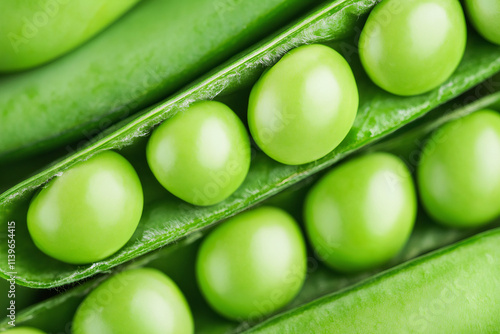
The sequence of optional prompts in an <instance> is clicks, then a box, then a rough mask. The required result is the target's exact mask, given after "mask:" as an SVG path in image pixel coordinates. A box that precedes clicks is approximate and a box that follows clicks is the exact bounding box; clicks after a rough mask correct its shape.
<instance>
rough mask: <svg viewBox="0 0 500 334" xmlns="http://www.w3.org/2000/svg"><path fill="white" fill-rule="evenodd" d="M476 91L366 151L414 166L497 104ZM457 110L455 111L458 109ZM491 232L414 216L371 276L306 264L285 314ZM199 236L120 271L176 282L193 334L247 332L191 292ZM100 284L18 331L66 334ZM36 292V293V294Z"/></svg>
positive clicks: (299, 194)
mask: <svg viewBox="0 0 500 334" xmlns="http://www.w3.org/2000/svg"><path fill="white" fill-rule="evenodd" d="M489 84H490V82H487V83H486V87H488V85H489ZM480 88H481V89H479V87H478V88H477V89H474V90H472V91H471V92H470V93H468V94H465V95H463V96H461V97H459V98H458V99H455V100H453V101H450V102H449V103H448V104H447V105H444V106H442V107H440V108H438V109H436V110H434V111H432V112H431V113H429V114H427V116H426V117H424V118H423V119H421V121H424V122H423V123H422V124H421V125H420V126H418V127H415V128H412V129H411V130H408V129H401V130H400V131H399V133H396V134H395V135H394V136H391V137H390V138H388V140H384V141H381V142H380V143H377V144H375V145H371V146H369V147H368V150H375V151H380V150H388V151H390V152H394V153H397V154H398V155H400V156H401V158H402V159H404V160H405V161H408V163H409V164H410V165H411V166H414V165H413V164H412V162H413V161H414V160H412V158H413V157H414V153H415V151H417V152H418V150H420V148H421V144H422V142H423V139H424V138H425V137H426V136H427V135H429V134H430V133H431V132H432V131H433V130H434V129H436V128H438V127H439V126H441V125H442V124H444V123H446V122H449V121H450V120H453V119H457V118H460V117H463V116H464V115H467V114H470V113H471V112H473V111H475V110H479V109H483V108H487V107H490V106H492V105H494V104H498V103H499V101H500V93H494V94H490V95H488V96H486V97H484V98H481V99H479V100H477V101H475V102H473V103H468V104H467V102H468V101H470V98H471V97H472V96H475V94H477V92H479V91H484V89H485V86H481V87H480ZM457 106H460V107H459V108H458V109H457ZM141 153H142V151H141ZM146 169H147V166H146ZM317 176H318V175H315V176H312V177H309V178H308V179H307V180H305V182H301V183H299V184H296V185H295V186H293V187H291V188H290V189H288V190H286V191H285V192H286V193H285V192H282V193H280V194H279V195H278V196H275V197H272V198H271V199H270V200H269V201H266V205H271V203H272V205H276V203H280V202H282V201H283V198H287V203H286V206H287V207H288V206H289V204H290V203H299V202H300V201H301V198H303V192H304V190H305V187H308V185H310V184H311V182H312V181H313V180H315V179H316V177H317ZM152 177H153V176H152ZM278 197H279V198H278ZM296 205H297V204H296ZM297 206H298V205H297ZM292 209H293V210H292V211H293V212H295V211H301V210H300V208H293V207H292ZM297 209H299V210H297ZM493 226H499V221H498V220H497V221H496V222H495V223H494V225H492V226H487V227H481V228H475V229H449V228H446V227H444V226H442V225H439V224H436V223H434V222H433V221H432V220H430V218H429V217H428V216H427V215H426V214H425V213H424V212H422V211H421V212H420V214H419V216H418V221H417V224H416V225H415V229H414V231H413V233H412V235H411V237H410V239H409V241H408V243H407V244H406V246H405V247H404V249H403V250H402V252H401V253H399V254H398V255H397V256H396V257H395V258H393V259H392V260H390V262H389V263H387V264H386V265H384V266H383V267H381V268H375V269H374V270H371V271H368V272H362V273H357V274H352V275H339V274H338V273H337V272H335V271H333V270H331V269H328V268H325V267H324V266H323V264H322V263H317V262H316V261H314V259H309V262H308V264H309V266H308V275H307V278H306V281H305V283H304V286H303V288H302V289H301V291H300V292H299V295H298V296H297V297H296V298H294V300H293V301H292V302H291V303H290V304H288V305H287V306H285V308H284V311H286V310H291V309H294V308H296V307H298V306H300V305H304V304H305V303H308V302H310V301H312V300H314V299H316V298H319V297H322V296H324V295H326V294H329V293H332V292H336V291H339V290H342V289H345V288H347V287H349V286H352V285H353V284H355V283H357V282H360V281H362V280H365V279H367V278H369V277H371V276H373V275H374V274H375V273H377V272H380V271H381V270H383V269H387V268H391V267H393V266H394V265H397V264H399V263H402V262H405V261H408V260H410V259H413V258H415V257H416V256H419V255H421V254H425V253H428V252H430V251H432V250H435V249H438V248H440V247H443V246H446V245H449V244H452V243H454V242H457V241H459V240H462V239H464V238H466V237H468V236H471V235H474V234H476V233H478V232H479V231H481V230H484V228H491V227H493ZM199 236H200V233H193V234H191V235H190V237H189V238H185V239H182V240H180V242H178V243H175V244H174V245H170V246H168V247H163V248H161V249H159V250H158V251H155V252H151V253H149V254H148V255H146V256H143V257H142V258H140V259H139V260H136V261H132V262H129V263H127V264H125V265H124V266H122V267H120V268H119V270H123V268H124V267H125V268H130V267H136V266H141V265H147V266H148V267H154V268H157V269H160V270H162V271H164V272H165V273H167V274H168V275H169V276H170V277H172V278H173V279H174V280H175V281H176V282H178V284H179V285H180V287H181V288H182V291H183V292H184V294H185V295H186V298H187V299H188V301H189V303H190V305H191V306H192V312H193V317H194V320H195V328H196V333H199V334H215V333H227V334H233V333H240V332H243V331H244V330H245V329H248V328H249V327H250V326H253V325H255V322H251V323H248V322H243V323H237V322H234V321H230V320H227V319H224V318H223V317H221V316H218V315H217V314H215V313H214V312H213V311H212V310H211V308H210V307H209V306H208V305H206V304H205V303H203V300H202V299H203V297H202V296H201V295H200V294H199V292H198V290H197V289H196V288H195V286H196V278H195V273H194V266H192V267H190V266H186V263H190V262H193V263H194V261H195V255H196V250H197V243H194V244H193V242H194V241H196V240H198V238H199ZM186 252H187V253H189V254H190V255H189V256H187V257H186V256H185V255H186ZM58 263H59V262H58ZM104 278H105V276H104ZM102 279H103V276H98V277H97V278H96V279H91V280H87V281H86V282H84V283H82V284H78V285H77V286H76V287H74V288H72V289H68V290H67V291H64V292H63V293H61V294H58V295H57V296H54V297H52V298H50V299H48V300H45V301H43V302H40V303H39V304H37V305H34V306H32V307H28V308H27V309H24V310H22V311H20V312H18V314H17V317H16V323H17V324H18V325H22V326H32V327H37V328H40V329H43V330H45V331H47V332H48V333H52V332H53V333H60V332H64V331H65V330H66V329H65V326H66V325H67V324H69V323H70V321H71V319H72V317H73V315H74V312H75V311H76V308H77V306H78V304H80V303H81V301H82V300H83V298H84V297H85V296H86V295H87V294H88V292H89V290H90V289H91V288H92V287H95V286H96V285H97V284H98V283H99V282H100V281H102ZM18 288H19V286H18ZM25 290H33V289H25ZM36 291H40V290H39V289H37V290H36ZM16 297H17V295H16ZM16 303H17V300H16ZM259 320H260V319H259ZM262 320H265V319H262ZM6 328H8V324H7V321H6V320H3V321H1V322H0V331H1V330H3V329H6Z"/></svg>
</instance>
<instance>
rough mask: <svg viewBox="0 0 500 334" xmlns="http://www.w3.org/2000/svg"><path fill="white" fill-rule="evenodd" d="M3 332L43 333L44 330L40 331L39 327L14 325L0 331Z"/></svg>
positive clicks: (18, 333) (15, 333)
mask: <svg viewBox="0 0 500 334" xmlns="http://www.w3.org/2000/svg"><path fill="white" fill-rule="evenodd" d="M2 333H4V334H45V332H42V331H41V330H39V329H36V328H32V327H16V328H12V329H8V330H7V331H5V332H2Z"/></svg>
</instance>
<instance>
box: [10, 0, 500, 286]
mask: <svg viewBox="0 0 500 334" xmlns="http://www.w3.org/2000/svg"><path fill="white" fill-rule="evenodd" d="M375 3H376V1H375V0H344V1H334V2H330V3H327V4H325V5H324V6H322V7H321V8H319V9H318V10H316V11H313V12H312V13H311V14H309V15H308V16H306V17H305V18H303V19H301V20H300V21H299V22H297V23H296V24H294V25H292V26H290V27H289V28H287V29H286V30H284V31H283V32H281V33H279V34H277V35H276V36H273V37H271V38H270V39H268V40H266V41H264V42H262V43H261V44H259V45H257V46H255V47H253V48H251V49H250V50H248V51H246V52H245V53H243V54H241V55H239V57H237V58H235V59H233V60H232V61H229V62H228V63H226V64H225V65H224V66H223V67H221V68H218V69H216V70H215V71H214V72H212V73H210V74H208V75H207V76H205V77H203V78H202V79H201V80H200V81H198V82H196V83H194V84H193V85H191V86H189V87H188V88H186V89H185V90H183V91H181V92H180V93H178V94H177V95H175V96H173V97H172V98H170V99H168V100H166V101H164V102H163V103H161V104H160V105H158V106H156V107H153V108H151V109H147V110H145V111H144V113H142V114H141V115H140V116H138V117H137V118H134V119H132V120H127V121H124V122H123V123H121V124H119V125H117V126H116V127H114V128H111V129H110V130H109V131H106V132H104V133H103V134H102V136H100V137H98V138H97V139H96V140H95V141H94V142H92V143H91V144H90V145H89V146H86V147H85V148H83V149H81V150H80V151H78V152H76V153H74V154H72V155H70V156H68V157H66V158H64V159H63V160H60V161H57V162H55V163H54V164H52V165H51V166H49V167H47V168H46V169H45V170H43V171H41V172H40V173H38V174H36V175H35V176H33V177H31V178H29V179H26V180H25V181H23V182H21V183H19V184H18V185H16V186H14V187H13V188H11V189H9V190H7V191H6V192H4V193H3V194H2V195H1V196H0V217H1V218H2V220H3V221H4V222H8V221H15V222H16V228H17V240H18V245H17V255H18V256H17V259H18V261H17V264H16V270H17V272H18V274H17V282H18V283H19V284H22V285H27V286H31V287H37V288H49V287H55V286H60V285H63V284H67V283H71V282H75V281H78V280H80V279H82V278H84V277H89V276H91V275H93V274H96V273H98V272H102V271H105V270H108V269H109V268H111V267H114V266H116V265H118V264H121V263H124V262H126V261H128V260H130V259H132V258H134V257H137V256H139V255H143V254H145V253H147V252H150V251H152V250H154V249H157V248H159V247H161V246H164V245H166V244H169V243H172V242H175V241H176V240H179V239H180V238H182V237H184V236H186V235H189V234H191V233H193V232H195V231H197V230H200V229H202V228H205V227H207V226H209V225H211V224H213V223H215V222H217V221H219V220H221V219H223V218H226V217H229V216H231V215H233V214H235V213H237V212H240V211H242V210H244V209H245V208H247V207H250V206H252V205H255V204H257V203H258V202H260V201H262V200H264V199H266V198H268V197H270V196H272V195H274V194H276V193H278V192H279V191H281V190H283V189H285V188H287V187H289V186H291V185H293V184H295V183H297V182H299V181H301V180H303V179H305V178H306V177H308V176H310V175H312V174H314V173H316V172H318V171H320V170H323V169H325V168H327V167H329V166H331V165H332V164H334V163H335V162H337V161H339V160H340V159H342V158H343V157H344V156H346V155H348V154H350V153H353V152H355V151H357V150H359V149H360V148H362V147H364V146H366V145H368V144H370V143H372V142H374V141H376V140H379V139H381V138H383V137H384V136H387V135H388V134H390V133H392V132H394V131H395V130H397V129H398V128H400V127H402V126H403V125H405V124H407V123H409V122H411V121H413V120H415V119H417V118H419V117H421V116H423V115H424V114H426V113H427V112H428V111H429V110H431V109H433V108H434V107H436V106H438V105H440V104H442V103H444V102H446V101H449V100H450V99H452V98H453V97H456V96H457V95H459V94H460V93H463V92H464V91H466V90H467V89H470V88H472V87H474V85H476V84H478V83H479V82H481V81H483V80H485V79H486V78H488V77H489V76H491V75H493V74H494V73H496V72H498V71H499V70H500V48H499V47H497V46H494V45H491V44H489V43H487V42H485V41H483V40H482V39H481V38H479V37H478V36H477V35H474V34H473V33H472V34H471V35H470V36H469V45H468V47H467V50H466V54H465V56H464V59H463V61H462V63H461V65H460V66H459V68H458V69H457V71H456V72H455V73H454V75H453V76H452V77H451V78H450V79H449V80H448V81H447V82H445V84H443V85H442V86H441V87H439V88H437V89H435V90H433V91H431V92H429V93H427V94H423V95H418V96H414V97H397V96H394V95H391V94H389V93H386V92H383V91H382V90H381V89H379V88H377V87H375V86H374V85H373V84H372V83H371V82H370V80H368V78H366V76H365V75H364V74H363V72H362V71H361V70H360V66H359V62H358V57H357V54H356V48H355V46H354V45H355V42H354V40H355V38H356V36H353V32H354V31H356V30H357V29H356V27H358V26H357V25H358V24H359V17H360V16H366V14H367V13H368V12H369V10H370V9H371V8H372V7H373V6H374V5H375ZM313 42H325V43H326V42H328V43H329V44H330V45H333V46H334V47H335V48H336V49H337V50H339V51H340V52H341V53H343V54H344V56H345V58H346V59H347V60H348V62H349V63H350V65H351V67H352V68H353V70H354V74H355V77H356V81H357V84H358V86H359V91H360V92H361V96H360V108H359V111H358V116H357V118H356V120H355V123H354V126H353V128H352V130H351V132H350V133H349V134H348V136H347V138H346V139H345V140H344V141H343V143H342V144H341V145H340V146H339V147H338V148H337V149H335V150H334V151H333V152H331V153H329V154H328V155H326V156H325V157H324V158H322V159H320V160H318V161H315V162H312V163H309V164H305V165H300V166H285V165H281V164H279V163H276V162H273V161H271V160H270V159H269V158H267V157H266V156H265V155H264V154H262V153H260V152H255V154H254V157H253V160H252V164H251V168H250V172H249V175H248V177H247V179H246V180H245V182H244V183H243V185H242V186H241V187H240V188H239V190H238V191H237V192H236V193H234V194H233V195H232V196H231V197H230V198H228V199H227V200H225V201H223V202H221V203H220V204H217V205H214V206H211V207H206V208H202V207H193V206H190V205H187V204H186V203H183V202H181V201H179V200H176V199H173V198H172V196H170V195H168V194H167V193H166V192H165V191H163V190H162V189H161V188H160V189H159V187H158V184H157V183H155V182H156V181H154V179H153V180H152V179H151V174H150V173H149V172H148V170H147V166H145V164H144V163H145V159H144V143H145V140H146V138H145V136H146V135H147V134H148V133H149V132H150V131H151V129H152V128H153V127H154V126H155V125H157V124H158V123H160V122H162V121H163V120H165V119H167V118H169V117H171V116H172V115H174V114H175V113H176V112H178V111H179V110H182V109H183V108H185V107H186V106H187V105H189V104H190V103H191V102H193V101H197V100H204V99H211V98H214V97H216V96H219V97H220V99H223V100H224V99H226V100H230V98H229V97H228V96H226V97H222V95H221V93H228V92H230V91H233V92H234V91H235V90H237V88H240V89H241V88H242V86H244V85H245V84H248V83H252V82H254V81H255V79H256V76H257V75H258V74H259V73H261V72H262V68H263V67H264V66H267V65H270V64H272V63H274V62H275V61H276V60H277V59H278V58H279V57H280V56H281V55H282V54H283V53H284V52H286V51H287V50H289V49H291V48H293V47H296V46H297V45H301V44H304V43H313ZM242 92H243V93H242V94H243V96H245V93H244V91H242ZM234 100H236V101H241V97H239V98H236V99H234ZM235 109H237V107H235ZM107 149H121V153H123V154H124V155H126V156H127V157H128V158H129V159H130V160H131V161H133V164H134V167H135V168H136V169H137V170H138V172H139V174H140V178H141V181H142V183H143V184H144V188H145V197H146V205H145V210H144V214H143V217H142V220H141V222H140V224H139V227H138V229H137V230H136V232H135V234H134V236H133V237H132V239H131V240H130V242H129V243H128V244H127V245H126V246H125V247H124V248H122V249H121V250H120V251H118V252H117V253H116V254H114V255H112V256H111V257H109V258H107V259H105V260H103V261H99V262H96V263H94V264H92V265H86V266H78V267H77V266H72V265H67V264H63V263H60V262H58V261H56V260H53V259H51V258H48V257H47V256H44V255H43V254H41V253H40V252H39V251H38V250H37V249H36V248H35V246H34V245H33V243H32V242H31V240H30V239H29V236H28V234H27V232H26V230H25V213H26V206H27V204H28V202H29V200H30V198H31V196H32V194H33V192H34V191H36V189H37V188H38V187H40V186H42V185H43V184H44V183H45V182H47V181H48V180H49V179H51V178H53V177H56V176H57V175H58V174H59V173H62V172H64V171H65V170H66V169H68V168H70V167H71V166H72V165H74V164H75V163H77V162H78V161H81V160H85V159H88V158H89V157H90V156H92V155H93V154H96V153H97V152H100V151H103V150H107ZM134 156H135V158H134ZM2 237H3V238H5V237H6V236H5V235H4V236H2ZM6 252H7V243H6V242H4V243H0V270H1V271H0V274H1V275H2V276H4V277H6V276H7V274H6V273H7V272H9V269H8V265H7V260H6V259H7V257H6V256H1V255H2V254H6Z"/></svg>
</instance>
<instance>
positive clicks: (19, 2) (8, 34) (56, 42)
mask: <svg viewBox="0 0 500 334" xmlns="http://www.w3.org/2000/svg"><path fill="white" fill-rule="evenodd" d="M138 1H139V0H125V1H123V0H106V1H97V0H91V1H89V0H76V1H75V0H73V1H71V2H69V1H67V0H66V1H63V0H57V1H50V0H42V1H31V0H5V1H1V2H0V13H2V14H1V20H0V71H2V72H4V71H17V70H24V69H28V68H31V67H35V66H39V65H42V64H44V63H46V62H49V61H51V60H53V59H55V58H57V57H59V56H61V55H63V54H65V53H67V52H68V51H70V50H72V49H74V48H76V47H77V46H79V45H80V44H82V43H84V42H85V41H87V40H88V39H90V38H92V36H94V35H95V34H97V33H98V32H100V31H101V30H103V29H104V28H106V27H107V26H108V25H110V24H111V23H112V22H114V21H115V20H116V19H117V18H119V17H120V16H122V15H123V14H124V13H125V12H127V11H128V10H129V9H130V8H131V7H132V6H133V5H135V4H136V3H137V2H138Z"/></svg>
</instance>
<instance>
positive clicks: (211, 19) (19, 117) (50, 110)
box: [0, 0, 319, 162]
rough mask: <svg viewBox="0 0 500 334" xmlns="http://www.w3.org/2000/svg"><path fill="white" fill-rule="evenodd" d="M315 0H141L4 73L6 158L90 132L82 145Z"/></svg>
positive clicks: (1, 112) (0, 129)
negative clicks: (87, 35)
mask: <svg viewBox="0 0 500 334" xmlns="http://www.w3.org/2000/svg"><path fill="white" fill-rule="evenodd" d="M6 1H12V2H14V1H16V0H6ZM54 1H58V0H54ZM66 1H68V0H66ZM3 2H5V1H4V0H2V1H0V3H3ZM36 2H38V1H36ZM316 2H319V1H318V0H311V1H303V0H254V1H244V0H243V1H242V0H238V1H229V0H218V1H214V0H190V1H174V0H147V1H141V2H139V3H138V4H137V6H135V7H134V8H133V10H130V11H129V12H128V13H127V14H126V15H124V16H123V17H122V18H121V19H120V20H118V21H117V22H115V23H114V24H112V25H111V26H110V27H109V28H108V29H106V31H103V32H102V33H101V34H98V35H97V36H95V37H94V38H92V39H91V40H89V41H88V42H87V43H85V45H82V46H81V47H79V48H78V49H76V50H74V52H70V53H68V54H66V55H65V56H64V57H61V58H59V59H58V60H57V61H53V62H51V63H49V64H46V65H45V66H42V67H38V68H35V69H32V70H30V71H25V72H22V73H16V74H12V75H8V76H3V77H0V162H5V161H10V160H12V159H14V158H20V157H26V156H29V155H33V154H39V153H40V152H42V151H47V150H49V149H51V148H56V147H61V146H63V145H67V144H69V143H72V142H75V141H77V140H82V142H78V143H77V144H76V145H75V146H77V148H79V147H80V146H81V145H82V144H83V143H84V142H86V141H88V139H89V138H92V137H94V136H95V135H96V134H98V133H100V132H102V131H103V130H105V129H107V128H108V127H109V126H110V125H112V124H113V123H115V122H116V121H117V120H121V119H124V118H126V117H128V116H130V115H132V114H133V113H135V112H137V111H139V110H141V109H143V108H145V107H148V106H150V105H152V104H153V103H155V102H158V101H160V100H161V99H164V98H165V97H167V96H168V95H170V94H172V93H174V92H175V91H176V90H178V89H180V88H181V87H182V86H184V85H187V84H188V83H190V82H192V81H193V80H194V79H196V78H197V77H199V76H200V75H202V74H203V73H206V72H207V71H209V70H210V69H212V68H214V67H215V66H217V65H218V64H220V63H221V62H223V61H224V60H226V59H227V58H229V57H230V56H232V55H234V54H235V53H236V52H239V51H241V50H242V49H243V48H245V47H247V46H250V45H251V44H252V43H255V42H257V41H258V40H259V39H260V38H262V37H264V36H266V35H267V34H269V33H271V32H272V31H273V29H274V28H278V27H279V26H280V25H282V24H284V23H285V22H286V21H288V20H290V19H291V18H292V17H293V16H294V15H296V14H298V13H300V12H301V11H303V10H304V8H306V7H309V6H312V5H313V4H314V3H316ZM75 146H72V147H71V148H74V147H75Z"/></svg>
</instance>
